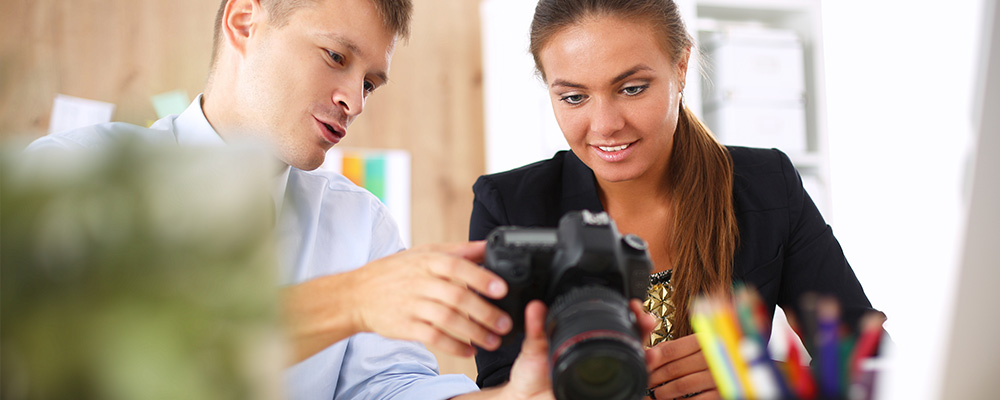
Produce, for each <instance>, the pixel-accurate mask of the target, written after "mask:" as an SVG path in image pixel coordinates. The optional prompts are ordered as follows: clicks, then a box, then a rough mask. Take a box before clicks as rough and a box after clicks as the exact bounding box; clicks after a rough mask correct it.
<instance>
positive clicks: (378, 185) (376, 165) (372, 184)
mask: <svg viewBox="0 0 1000 400" xmlns="http://www.w3.org/2000/svg"><path fill="white" fill-rule="evenodd" d="M365 189H368V191H369V192H372V194H374V195H375V197H378V198H379V200H382V202H383V203H384V202H385V157H384V156H381V155H369V156H367V157H365Z"/></svg>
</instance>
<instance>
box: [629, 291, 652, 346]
mask: <svg viewBox="0 0 1000 400" xmlns="http://www.w3.org/2000/svg"><path fill="white" fill-rule="evenodd" d="M628 305H629V308H631V309H632V313H633V314H635V317H636V320H638V321H639V329H640V330H641V331H642V337H646V336H649V334H650V333H652V332H653V329H655V328H656V317H654V316H652V315H650V314H649V313H648V312H646V309H645V308H644V307H643V306H642V303H641V302H639V300H636V299H632V300H631V301H630V302H629V303H628Z"/></svg>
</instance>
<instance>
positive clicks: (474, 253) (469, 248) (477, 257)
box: [414, 240, 486, 263]
mask: <svg viewBox="0 0 1000 400" xmlns="http://www.w3.org/2000/svg"><path fill="white" fill-rule="evenodd" d="M414 250H418V251H432V252H438V253H447V254H450V255H453V256H458V257H462V258H464V259H466V260H469V261H471V262H474V263H481V262H483V255H485V254H486V241H483V240H478V241H475V242H467V243H433V244H426V245H423V246H420V247H416V248H414Z"/></svg>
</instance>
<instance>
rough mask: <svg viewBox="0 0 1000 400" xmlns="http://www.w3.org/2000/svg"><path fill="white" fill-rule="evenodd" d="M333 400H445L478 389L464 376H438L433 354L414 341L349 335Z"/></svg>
mask: <svg viewBox="0 0 1000 400" xmlns="http://www.w3.org/2000/svg"><path fill="white" fill-rule="evenodd" d="M348 340H349V343H348V345H347V351H346V353H345V354H344V366H343V368H341V370H340V379H338V384H337V390H336V393H335V394H334V398H335V399H359V400H360V399H373V400H374V399H387V400H388V399H429V400H433V399H448V398H452V397H455V396H458V395H460V394H464V393H469V392H473V391H476V390H478V388H477V387H476V385H475V384H474V383H473V382H472V381H471V380H470V379H469V378H468V377H466V376H465V375H459V374H453V375H439V374H438V367H437V361H436V360H435V359H434V355H433V354H431V353H430V352H429V351H427V349H426V348H424V347H423V346H422V345H420V344H419V343H416V342H409V341H402V340H391V339H386V338H384V337H382V336H379V335H377V334H374V333H361V334H357V335H354V336H352V337H351V338H350V339H348Z"/></svg>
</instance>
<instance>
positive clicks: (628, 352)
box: [484, 210, 652, 399]
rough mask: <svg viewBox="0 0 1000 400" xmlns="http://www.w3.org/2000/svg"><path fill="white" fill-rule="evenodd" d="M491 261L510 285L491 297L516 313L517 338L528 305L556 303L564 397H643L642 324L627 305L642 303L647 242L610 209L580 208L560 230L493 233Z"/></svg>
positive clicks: (556, 369) (551, 335) (552, 336)
mask: <svg viewBox="0 0 1000 400" xmlns="http://www.w3.org/2000/svg"><path fill="white" fill-rule="evenodd" d="M484 266H485V267H486V268H488V269H490V270H491V271H493V272H494V273H496V274H497V275H499V276H500V277H502V278H503V279H504V280H505V281H506V282H507V285H508V294H507V296H506V297H504V298H503V299H500V300H490V301H491V302H493V303H494V304H496V305H497V306H498V307H499V308H501V309H502V310H504V311H506V312H507V313H508V314H510V316H511V318H512V319H513V321H514V328H513V329H512V330H511V332H510V333H509V334H507V335H505V336H504V338H503V342H504V344H510V343H511V341H512V340H514V337H516V334H517V333H520V332H523V330H524V326H523V324H524V308H525V306H527V304H528V302H529V301H531V300H534V299H540V300H542V301H544V302H545V303H546V305H548V306H549V312H548V316H547V317H546V323H545V330H546V335H547V336H548V339H549V360H550V364H551V365H552V382H553V389H554V391H555V394H556V397H557V398H559V399H569V398H572V399H590V398H593V399H619V398H620V399H637V398H641V397H642V395H643V394H645V389H646V382H647V378H648V377H647V373H646V368H645V361H644V360H645V358H644V353H643V347H642V341H641V339H640V337H639V336H640V330H639V327H638V323H637V321H636V319H635V316H634V315H633V314H632V311H631V310H630V309H629V307H628V300H629V299H630V298H634V299H639V300H640V301H642V300H643V299H645V297H646V293H647V290H648V286H649V274H650V271H651V269H652V262H651V261H650V259H649V253H648V251H647V248H646V243H645V242H644V241H643V240H642V239H640V238H639V237H638V236H635V235H625V236H622V235H621V234H620V233H618V229H617V228H616V227H615V224H614V222H613V221H611V218H610V217H609V216H608V214H607V213H604V212H601V213H591V212H589V211H586V210H584V211H574V212H570V213H567V214H566V215H564V216H563V217H562V218H561V219H560V221H559V227H558V228H557V229H549V228H518V227H498V228H496V229H494V230H493V232H491V233H490V235H489V237H488V238H487V244H486V256H485V262H484Z"/></svg>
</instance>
